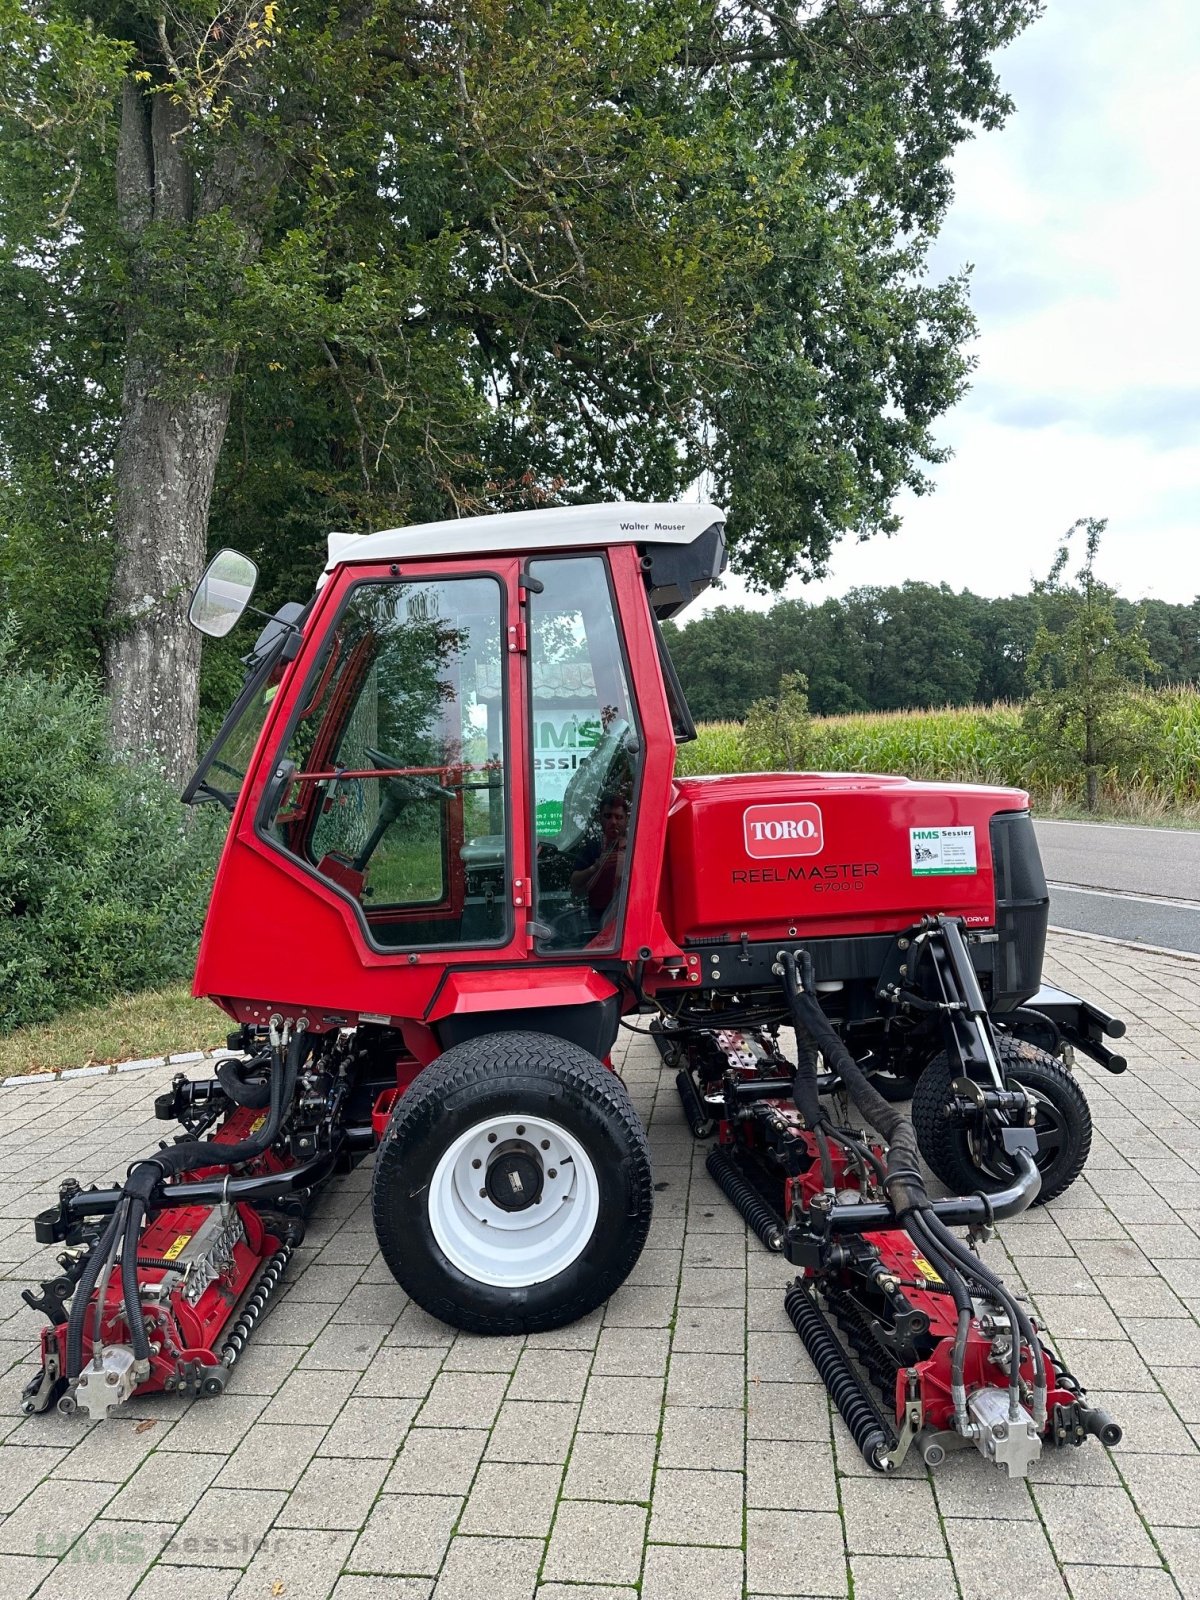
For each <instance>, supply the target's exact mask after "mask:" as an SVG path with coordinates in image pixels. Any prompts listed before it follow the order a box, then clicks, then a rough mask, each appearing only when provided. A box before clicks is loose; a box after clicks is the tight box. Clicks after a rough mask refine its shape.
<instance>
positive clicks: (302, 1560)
mask: <svg viewBox="0 0 1200 1600" xmlns="http://www.w3.org/2000/svg"><path fill="white" fill-rule="evenodd" d="M353 1542H354V1535H353V1534H352V1533H334V1532H330V1531H328V1530H321V1529H304V1530H301V1529H299V1528H289V1529H286V1530H284V1531H278V1530H276V1531H273V1532H272V1534H271V1536H270V1538H269V1539H268V1540H266V1541H264V1544H263V1546H262V1548H261V1549H260V1550H258V1551H257V1552H256V1553H255V1556H254V1559H253V1560H252V1561H251V1563H250V1565H249V1566H248V1567H247V1568H246V1572H245V1576H244V1577H243V1578H242V1580H241V1582H240V1583H239V1584H238V1585H237V1587H236V1588H235V1589H234V1591H233V1600H269V1597H270V1596H274V1595H282V1596H286V1597H287V1600H326V1596H327V1595H328V1594H329V1591H330V1590H331V1589H332V1588H333V1585H334V1583H335V1582H336V1580H337V1575H338V1573H339V1572H340V1571H341V1569H342V1563H343V1562H344V1561H345V1559H346V1557H347V1555H348V1554H349V1553H350V1546H351V1545H352V1544H353Z"/></svg>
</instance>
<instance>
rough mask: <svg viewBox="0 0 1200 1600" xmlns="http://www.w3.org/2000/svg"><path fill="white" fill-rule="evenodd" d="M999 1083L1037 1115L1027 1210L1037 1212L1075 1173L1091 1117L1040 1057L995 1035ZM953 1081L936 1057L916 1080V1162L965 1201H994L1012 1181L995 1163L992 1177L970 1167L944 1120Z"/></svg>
mask: <svg viewBox="0 0 1200 1600" xmlns="http://www.w3.org/2000/svg"><path fill="white" fill-rule="evenodd" d="M996 1045H997V1049H998V1051H999V1056H1000V1065H1001V1067H1002V1068H1003V1069H1004V1076H1005V1079H1006V1080H1008V1081H1010V1082H1013V1083H1018V1084H1020V1085H1021V1087H1022V1088H1023V1089H1028V1090H1029V1091H1030V1092H1031V1093H1032V1094H1033V1096H1034V1100H1035V1104H1036V1107H1037V1124H1036V1128H1037V1134H1038V1154H1037V1164H1038V1170H1039V1171H1040V1172H1041V1174H1042V1187H1041V1190H1040V1192H1039V1193H1038V1197H1037V1199H1036V1200H1035V1201H1034V1202H1033V1203H1034V1205H1038V1206H1040V1205H1045V1204H1046V1202H1047V1201H1048V1200H1053V1199H1054V1198H1055V1197H1056V1196H1057V1195H1060V1194H1062V1193H1063V1192H1064V1190H1066V1189H1069V1188H1070V1187H1071V1185H1072V1184H1073V1183H1074V1182H1075V1179H1076V1178H1077V1177H1078V1176H1079V1174H1080V1173H1081V1172H1082V1171H1083V1168H1084V1165H1085V1163H1086V1162H1087V1158H1088V1152H1089V1151H1090V1149H1091V1146H1092V1117H1091V1112H1090V1111H1089V1110H1088V1103H1087V1100H1086V1099H1085V1098H1084V1094H1083V1091H1082V1089H1080V1087H1079V1085H1078V1084H1077V1083H1076V1082H1075V1080H1074V1078H1072V1077H1071V1075H1070V1074H1069V1073H1068V1072H1066V1071H1065V1070H1064V1068H1063V1067H1061V1066H1060V1065H1059V1063H1058V1062H1057V1061H1056V1060H1055V1059H1054V1057H1053V1056H1050V1055H1047V1054H1046V1052H1045V1051H1044V1050H1039V1049H1038V1048H1037V1047H1036V1046H1035V1045H1032V1044H1028V1043H1026V1042H1025V1041H1024V1040H1023V1039H1016V1038H1013V1037H1011V1036H1010V1035H1006V1034H1000V1035H999V1036H998V1037H997V1040H996ZM956 1076H957V1066H954V1067H952V1066H951V1063H950V1059H949V1057H948V1056H947V1055H946V1054H945V1052H943V1053H942V1054H941V1055H937V1056H934V1058H933V1060H932V1061H931V1062H930V1063H929V1065H928V1066H927V1067H926V1068H925V1071H924V1072H923V1073H922V1074H921V1076H920V1078H919V1079H918V1080H917V1087H916V1089H915V1091H914V1093H913V1098H912V1120H913V1126H914V1128H915V1129H916V1133H917V1143H918V1145H919V1146H920V1149H921V1154H922V1155H923V1156H924V1157H925V1160H926V1161H927V1162H928V1163H929V1165H930V1167H931V1169H932V1170H933V1171H934V1172H935V1173H936V1174H937V1176H938V1177H939V1178H940V1179H941V1180H942V1182H943V1183H944V1184H945V1185H946V1187H947V1188H948V1189H951V1190H953V1192H954V1193H955V1194H970V1193H972V1192H973V1191H975V1190H977V1189H982V1190H983V1191H984V1192H985V1193H994V1192H995V1191H996V1190H997V1189H1003V1188H1004V1187H1005V1186H1006V1185H1007V1184H1008V1183H1010V1182H1011V1181H1012V1176H1013V1174H1012V1169H1011V1167H1009V1165H1008V1163H1007V1161H1006V1160H1005V1159H1004V1158H1003V1157H1002V1156H1001V1157H998V1158H997V1160H996V1162H995V1166H994V1169H993V1170H991V1171H989V1170H987V1169H986V1168H981V1167H978V1166H976V1164H975V1160H974V1158H973V1156H972V1153H971V1146H970V1143H969V1141H968V1139H967V1130H966V1129H965V1128H962V1127H958V1126H956V1125H955V1124H954V1123H952V1122H950V1121H949V1120H948V1118H947V1117H946V1114H945V1110H946V1106H947V1105H948V1103H949V1101H950V1099H951V1090H950V1085H951V1082H952V1080H953V1079H954V1078H955V1077H956Z"/></svg>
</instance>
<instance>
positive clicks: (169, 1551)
mask: <svg viewBox="0 0 1200 1600" xmlns="http://www.w3.org/2000/svg"><path fill="white" fill-rule="evenodd" d="M286 1498H287V1496H286V1495H285V1494H284V1492H283V1491H282V1490H280V1489H255V1490H253V1491H247V1490H245V1489H209V1491H208V1492H207V1494H205V1495H204V1497H203V1498H202V1499H201V1501H200V1502H199V1504H198V1505H197V1506H196V1508H195V1510H194V1511H192V1512H191V1513H190V1515H189V1516H187V1517H186V1518H185V1519H184V1521H183V1523H182V1524H181V1525H180V1527H179V1529H178V1530H177V1532H176V1534H175V1536H174V1538H173V1539H172V1540H171V1541H170V1543H169V1544H168V1545H167V1546H166V1549H165V1550H164V1552H163V1556H164V1559H165V1560H167V1561H169V1562H173V1563H176V1564H178V1565H180V1566H188V1567H232V1566H239V1567H245V1566H249V1564H250V1562H251V1561H252V1560H253V1559H254V1556H255V1554H256V1553H257V1551H258V1548H259V1546H260V1545H261V1544H262V1542H263V1540H264V1539H265V1538H266V1537H267V1534H268V1533H269V1531H270V1528H271V1524H272V1523H273V1522H274V1521H275V1518H276V1517H277V1516H278V1515H279V1511H280V1508H281V1507H282V1505H283V1502H284V1500H285V1499H286Z"/></svg>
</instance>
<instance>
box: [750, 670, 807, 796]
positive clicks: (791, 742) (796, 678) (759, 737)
mask: <svg viewBox="0 0 1200 1600" xmlns="http://www.w3.org/2000/svg"><path fill="white" fill-rule="evenodd" d="M807 690H808V682H807V680H806V679H805V678H804V676H803V675H802V674H801V673H799V672H785V673H784V675H783V677H782V678H780V680H779V693H778V694H777V695H774V696H772V697H769V698H767V699H765V700H756V701H755V702H754V704H753V705H752V706H751V707H750V709H749V711H747V713H746V720H745V722H744V723H743V725H742V738H741V744H742V761H743V764H744V765H745V766H746V767H748V768H749V769H750V770H751V771H753V772H795V771H797V769H798V768H800V767H802V766H803V765H804V764H805V762H806V761H807V760H808V754H809V745H810V743H811V731H812V720H811V718H810V717H809V714H808V693H807Z"/></svg>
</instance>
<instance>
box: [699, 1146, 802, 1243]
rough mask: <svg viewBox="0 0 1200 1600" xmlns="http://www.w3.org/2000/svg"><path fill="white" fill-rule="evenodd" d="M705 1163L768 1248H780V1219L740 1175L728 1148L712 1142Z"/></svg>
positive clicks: (781, 1229)
mask: <svg viewBox="0 0 1200 1600" xmlns="http://www.w3.org/2000/svg"><path fill="white" fill-rule="evenodd" d="M704 1164H705V1166H706V1167H707V1168H708V1170H709V1172H710V1174H711V1175H712V1178H713V1180H714V1182H715V1183H717V1184H718V1185H719V1187H720V1188H721V1189H723V1190H724V1192H725V1194H726V1195H727V1196H728V1198H729V1199H730V1200H731V1201H732V1202H733V1204H734V1206H735V1207H736V1208H737V1210H738V1211H740V1212H741V1214H742V1216H743V1217H744V1218H745V1219H746V1222H747V1224H748V1225H749V1227H750V1228H752V1229H753V1231H754V1232H755V1233H756V1234H757V1235H758V1237H759V1238H760V1239H761V1240H762V1242H763V1244H765V1245H766V1247H767V1249H768V1250H772V1251H779V1250H782V1249H783V1228H782V1227H781V1225H780V1222H779V1218H778V1217H777V1216H776V1215H775V1213H774V1212H773V1211H772V1210H771V1208H770V1206H769V1205H768V1204H767V1202H766V1201H765V1200H764V1199H763V1198H762V1196H761V1195H760V1194H758V1193H757V1191H756V1190H755V1189H754V1188H752V1186H751V1185H750V1184H749V1183H747V1182H746V1180H745V1178H743V1177H742V1175H741V1173H740V1172H739V1171H738V1169H737V1167H736V1166H735V1165H734V1161H733V1158H732V1156H730V1154H729V1153H728V1151H726V1150H722V1148H721V1146H720V1145H714V1147H713V1148H712V1149H711V1150H710V1151H709V1152H708V1159H707V1161H706V1162H705V1163H704Z"/></svg>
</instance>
